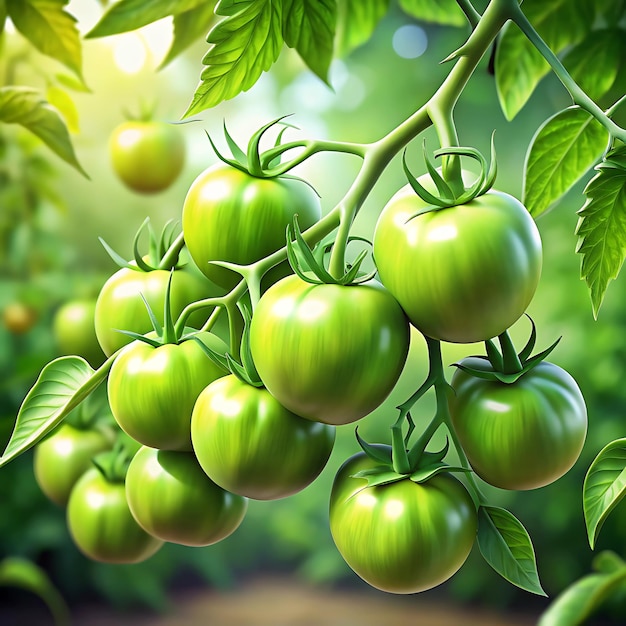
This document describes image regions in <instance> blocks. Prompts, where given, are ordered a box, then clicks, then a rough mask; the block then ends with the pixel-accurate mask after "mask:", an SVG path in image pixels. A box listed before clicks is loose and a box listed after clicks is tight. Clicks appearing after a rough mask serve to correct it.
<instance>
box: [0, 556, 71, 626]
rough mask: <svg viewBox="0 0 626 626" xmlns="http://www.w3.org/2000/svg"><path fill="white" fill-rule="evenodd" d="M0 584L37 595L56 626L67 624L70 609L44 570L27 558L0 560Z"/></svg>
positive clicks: (65, 625) (67, 625)
mask: <svg viewBox="0 0 626 626" xmlns="http://www.w3.org/2000/svg"><path fill="white" fill-rule="evenodd" d="M0 585H2V586H5V587H17V588H19V589H25V590H26V591H30V592H32V593H34V594H35V595H37V596H39V597H40V598H41V599H42V600H43V601H44V602H45V603H46V604H47V605H48V608H49V609H50V613H52V616H53V618H54V623H55V624H56V626H69V623H70V611H69V608H68V606H67V604H66V603H65V600H64V599H63V596H61V594H60V593H59V591H58V590H57V589H56V587H55V586H54V585H53V584H52V582H51V581H50V579H49V578H48V575H47V574H46V572H45V571H44V570H43V569H41V568H40V567H39V566H38V565H35V563H33V562H32V561H29V560H28V559H23V558H20V557H7V558H5V559H4V560H3V561H1V562H0Z"/></svg>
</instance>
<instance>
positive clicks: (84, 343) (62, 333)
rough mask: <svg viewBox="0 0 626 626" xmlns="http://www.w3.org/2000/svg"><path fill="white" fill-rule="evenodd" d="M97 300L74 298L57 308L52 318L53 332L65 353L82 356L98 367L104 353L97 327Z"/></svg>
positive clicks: (58, 344)
mask: <svg viewBox="0 0 626 626" xmlns="http://www.w3.org/2000/svg"><path fill="white" fill-rule="evenodd" d="M95 314H96V301H95V300H72V301H70V302H66V303H65V304H63V305H62V306H61V307H60V308H59V309H57V311H56V313H55V314H54V318H53V320H52V332H53V335H54V338H55V341H56V344H57V346H58V347H59V349H60V350H61V352H62V353H63V354H76V355H78V356H82V357H83V358H84V359H86V360H87V361H89V363H90V364H91V365H92V366H94V367H97V366H99V365H101V364H102V363H103V361H104V353H103V352H102V348H101V347H100V344H99V342H98V337H97V336H96V329H95V322H94V320H95Z"/></svg>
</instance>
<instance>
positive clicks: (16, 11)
mask: <svg viewBox="0 0 626 626" xmlns="http://www.w3.org/2000/svg"><path fill="white" fill-rule="evenodd" d="M5 2H6V8H7V11H8V13H9V17H10V18H11V21H12V22H13V24H14V25H15V28H16V29H17V30H18V31H19V32H20V33H21V34H22V35H24V37H26V39H28V40H29V41H30V43H32V44H33V46H35V48H37V50H39V51H40V52H42V53H43V54H45V55H47V56H49V57H52V58H53V59H56V60H57V61H60V62H61V63H63V65H65V66H66V67H68V68H69V69H70V70H72V71H73V72H75V73H76V75H77V76H78V77H80V78H81V79H82V46H81V40H80V34H79V32H78V28H76V19H75V18H74V17H73V16H72V15H70V14H69V13H68V12H67V11H65V9H64V7H63V5H64V4H65V2H59V1H57V2H50V0H5Z"/></svg>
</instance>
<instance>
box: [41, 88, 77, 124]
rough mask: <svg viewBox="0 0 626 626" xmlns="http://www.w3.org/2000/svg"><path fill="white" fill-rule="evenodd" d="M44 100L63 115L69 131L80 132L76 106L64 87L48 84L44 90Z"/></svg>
mask: <svg viewBox="0 0 626 626" xmlns="http://www.w3.org/2000/svg"><path fill="white" fill-rule="evenodd" d="M46 100H47V101H48V102H49V103H50V104H51V105H52V106H53V107H54V108H55V109H56V110H57V111H58V112H59V113H60V114H61V115H62V116H63V119H64V120H65V124H66V125H67V129H68V131H69V132H70V133H74V134H77V133H79V132H80V123H79V119H78V108H77V107H76V103H75V102H74V100H72V98H71V96H70V95H69V94H68V93H67V91H65V89H61V87H57V86H56V85H50V86H49V87H48V89H47V90H46Z"/></svg>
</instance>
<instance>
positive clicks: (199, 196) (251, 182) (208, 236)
mask: <svg viewBox="0 0 626 626" xmlns="http://www.w3.org/2000/svg"><path fill="white" fill-rule="evenodd" d="M294 215H297V216H298V223H299V225H300V228H301V229H302V230H305V229H307V228H308V227H309V226H312V225H313V224H314V223H315V222H316V221H317V220H318V219H319V218H320V215H321V210H320V204H319V200H318V198H317V196H316V195H315V193H314V192H313V190H312V189H311V188H310V187H308V185H306V184H305V183H303V182H300V181H295V180H290V179H286V178H256V177H254V176H252V175H250V174H248V173H246V172H242V171H240V170H238V169H236V168H234V167H231V166H230V165H225V164H223V163H220V164H217V165H215V166H213V167H210V168H209V169H207V170H205V171H204V172H202V173H201V174H200V175H199V176H198V177H197V178H196V180H195V181H194V182H193V184H192V185H191V187H190V188H189V191H188V192H187V196H186V198H185V202H184V204H183V233H184V235H185V243H186V244H187V247H188V249H189V252H190V254H191V256H192V258H193V260H194V261H195V263H196V265H197V266H198V267H199V268H200V269H201V270H202V272H204V274H206V276H208V277H209V278H210V279H211V280H212V281H213V282H215V283H216V284H217V285H220V286H222V287H225V288H227V289H231V288H232V287H234V286H235V284H236V283H237V282H238V281H239V280H240V279H241V276H240V275H239V274H237V273H236V272H234V271H232V270H229V269H226V268H224V267H218V266H217V265H213V264H210V263H209V262H210V261H229V262H231V263H238V264H240V265H244V264H249V263H253V262H254V261H258V260H259V259H262V258H263V257H265V256H268V255H269V254H271V253H272V252H276V250H279V249H280V248H282V247H284V246H285V243H286V235H285V231H286V227H287V225H288V224H291V223H292V221H293V216H294ZM288 272H289V266H288V265H287V264H286V263H282V264H281V266H280V267H279V268H278V269H276V271H274V270H272V271H271V272H270V279H269V280H270V283H271V282H275V281H276V280H278V278H280V277H282V276H284V275H285V274H287V273H288Z"/></svg>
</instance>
